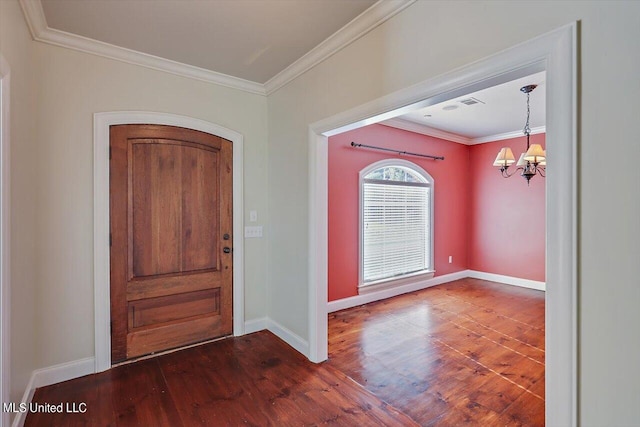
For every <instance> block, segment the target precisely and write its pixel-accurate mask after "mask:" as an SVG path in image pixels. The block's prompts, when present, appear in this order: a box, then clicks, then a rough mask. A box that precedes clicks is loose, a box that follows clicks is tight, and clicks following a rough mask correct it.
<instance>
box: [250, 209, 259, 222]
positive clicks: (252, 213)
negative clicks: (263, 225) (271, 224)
mask: <svg viewBox="0 0 640 427" xmlns="http://www.w3.org/2000/svg"><path fill="white" fill-rule="evenodd" d="M257 220H258V211H249V221H251V222H256V221H257Z"/></svg>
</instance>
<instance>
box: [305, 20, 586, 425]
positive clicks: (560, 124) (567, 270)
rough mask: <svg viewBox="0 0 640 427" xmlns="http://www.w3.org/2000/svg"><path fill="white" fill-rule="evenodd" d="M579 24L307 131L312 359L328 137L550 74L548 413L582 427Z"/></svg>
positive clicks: (318, 345)
mask: <svg viewBox="0 0 640 427" xmlns="http://www.w3.org/2000/svg"><path fill="white" fill-rule="evenodd" d="M576 29H577V24H576V23H572V24H570V25H567V26H564V27H562V28H559V29H557V30H555V31H552V32H550V33H547V34H544V35H542V36H540V37H537V38H535V39H533V40H530V41H527V42H524V43H521V44H519V45H517V46H514V47H512V48H510V49H507V50H505V51H502V52H500V53H498V54H496V55H493V56H491V57H488V58H486V59H483V60H480V61H478V62H475V63H472V64H470V65H468V66H465V67H462V68H459V69H457V70H454V71H452V72H450V73H447V74H445V75H441V76H438V77H435V78H433V79H429V80H426V81H424V82H421V83H419V84H417V85H414V86H411V87H409V88H406V89H402V90H399V91H397V92H394V93H392V94H389V95H387V96H384V97H382V98H379V99H376V100H374V101H371V102H369V103H366V104H364V105H361V106H359V107H356V108H354V109H351V110H348V111H346V112H343V113H340V114H338V115H335V116H332V117H329V118H327V119H324V120H321V121H319V122H316V123H313V124H311V125H310V126H309V212H310V214H309V230H308V235H309V277H308V281H309V355H308V356H309V359H310V360H312V361H314V362H320V361H323V360H325V359H326V358H327V251H328V241H327V223H328V212H327V205H328V203H327V194H328V191H327V177H328V171H327V164H328V155H327V145H328V137H329V136H332V135H335V134H337V133H341V132H345V131H347V130H350V129H356V128H358V127H361V126H365V125H368V124H371V123H376V122H379V121H382V120H386V119H389V118H392V117H394V116H396V115H399V114H402V113H404V112H406V111H409V110H411V109H414V108H416V107H423V106H427V105H431V104H433V103H436V102H440V101H444V100H446V99H451V98H455V97H457V96H462V95H464V94H467V93H470V92H474V91H476V90H480V89H483V88H487V87H490V86H494V85H496V84H499V83H502V82H506V81H509V80H513V79H515V78H518V77H522V76H526V75H529V74H531V73H533V72H536V71H541V70H543V69H546V71H547V150H548V153H549V158H550V159H552V160H553V161H550V162H549V163H548V165H547V177H548V178H549V179H551V180H553V185H548V186H547V189H546V199H547V214H546V221H547V229H546V233H547V234H546V242H547V246H546V264H547V266H546V271H547V293H546V297H547V298H546V301H547V303H546V324H547V325H548V327H547V328H546V337H545V339H546V349H547V353H546V354H547V362H546V374H545V375H546V376H545V380H546V387H545V389H546V399H545V400H546V405H545V407H546V409H545V412H546V413H545V416H546V422H547V424H548V425H563V426H575V425H576V424H577V314H576V313H577V305H576V295H577V286H578V284H577V223H578V221H577V167H576V166H577V155H576V152H577V103H576V93H577V92H576V88H577V79H576V72H577V49H576V46H577V30H576Z"/></svg>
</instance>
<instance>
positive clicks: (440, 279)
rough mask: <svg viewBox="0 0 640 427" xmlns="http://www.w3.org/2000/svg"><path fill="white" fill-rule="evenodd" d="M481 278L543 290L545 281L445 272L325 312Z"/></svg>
mask: <svg viewBox="0 0 640 427" xmlns="http://www.w3.org/2000/svg"><path fill="white" fill-rule="evenodd" d="M467 277H469V278H472V279H482V280H489V281H492V282H499V283H504V284H506V285H512V286H520V287H522V288H529V289H536V290H538V291H544V290H545V282H537V281H535V280H529V279H521V278H519V277H511V276H503V275H500V274H493V273H485V272H482V271H475V270H462V271H457V272H455V273H450V274H445V275H443V276H437V277H434V278H432V279H428V280H422V281H420V282H416V283H412V284H409V285H404V286H398V287H396V288H391V289H384V290H381V291H377V292H371V293H368V294H363V295H356V296H353V297H348V298H344V299H340V300H336V301H331V302H328V303H327V312H329V313H333V312H334V311H340V310H345V309H347V308H351V307H357V306H359V305H362V304H368V303H370V302H374V301H379V300H383V299H387V298H391V297H395V296H398V295H402V294H406V293H408V292H415V291H419V290H421V289H426V288H430V287H431V286H436V285H441V284H443V283H448V282H453V281H454V280H459V279H465V278H467Z"/></svg>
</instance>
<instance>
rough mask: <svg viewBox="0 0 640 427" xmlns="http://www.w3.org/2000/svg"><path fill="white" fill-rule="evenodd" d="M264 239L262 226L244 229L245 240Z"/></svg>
mask: <svg viewBox="0 0 640 427" xmlns="http://www.w3.org/2000/svg"><path fill="white" fill-rule="evenodd" d="M260 237H262V226H261V225H257V226H253V227H245V228H244V238H245V239H256V238H260Z"/></svg>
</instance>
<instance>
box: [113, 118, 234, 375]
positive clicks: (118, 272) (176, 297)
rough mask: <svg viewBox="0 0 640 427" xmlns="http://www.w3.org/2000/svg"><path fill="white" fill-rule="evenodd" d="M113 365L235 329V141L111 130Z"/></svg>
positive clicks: (169, 130)
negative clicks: (233, 280)
mask: <svg viewBox="0 0 640 427" xmlns="http://www.w3.org/2000/svg"><path fill="white" fill-rule="evenodd" d="M110 144H111V145H110V150H111V151H110V153H111V154H110V222H111V272H110V273H111V322H112V330H111V361H112V363H117V362H119V361H123V360H126V359H130V358H135V357H138V356H142V355H145V354H149V353H154V352H158V351H163V350H167V349H171V348H175V347H180V346H183V345H187V344H191V343H195V342H199V341H204V340H208V339H211V338H216V337H221V336H225V335H230V334H231V333H232V324H233V322H232V320H233V313H232V289H233V283H232V277H233V274H232V272H233V265H232V260H233V258H232V248H231V243H232V242H233V236H232V230H233V227H232V214H233V213H232V144H231V142H230V141H228V140H226V139H223V138H220V137H218V136H214V135H210V134H207V133H204V132H199V131H194V130H190V129H184V128H179V127H173V126H160V125H118V126H111V128H110Z"/></svg>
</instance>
